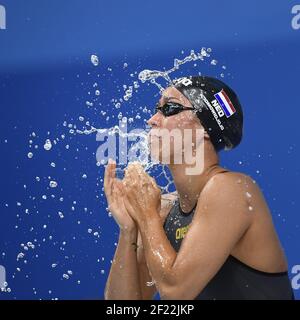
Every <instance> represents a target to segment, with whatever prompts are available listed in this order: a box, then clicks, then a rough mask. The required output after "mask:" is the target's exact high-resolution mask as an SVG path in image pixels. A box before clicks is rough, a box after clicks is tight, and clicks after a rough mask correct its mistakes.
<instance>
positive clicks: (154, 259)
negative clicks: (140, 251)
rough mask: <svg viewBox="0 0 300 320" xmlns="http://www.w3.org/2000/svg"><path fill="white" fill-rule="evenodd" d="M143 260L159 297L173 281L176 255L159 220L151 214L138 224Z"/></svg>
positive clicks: (155, 215) (157, 216)
mask: <svg viewBox="0 0 300 320" xmlns="http://www.w3.org/2000/svg"><path fill="white" fill-rule="evenodd" d="M140 230H141V236H142V241H143V246H144V253H145V258H146V261H147V265H148V268H149V271H150V273H151V275H152V278H153V280H154V281H155V284H156V287H157V289H158V291H159V293H160V295H161V296H163V295H164V293H166V292H167V291H168V288H170V287H171V286H172V285H173V284H174V281H175V276H176V275H175V272H174V270H173V265H174V262H175V260H176V257H177V254H176V251H175V250H174V248H173V247H172V246H171V244H170V242H169V241H168V239H167V237H166V234H165V232H164V230H163V227H162V223H161V218H160V217H159V215H158V214H152V215H151V218H149V219H147V221H145V222H143V223H141V224H140Z"/></svg>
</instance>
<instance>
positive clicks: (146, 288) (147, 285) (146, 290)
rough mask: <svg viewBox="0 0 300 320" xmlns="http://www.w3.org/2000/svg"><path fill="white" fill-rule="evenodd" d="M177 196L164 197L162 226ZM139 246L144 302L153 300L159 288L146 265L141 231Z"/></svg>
mask: <svg viewBox="0 0 300 320" xmlns="http://www.w3.org/2000/svg"><path fill="white" fill-rule="evenodd" d="M175 196H176V192H173V193H170V194H165V195H162V199H161V210H160V217H161V219H162V224H163V223H164V220H165V218H166V216H167V214H168V213H169V209H170V207H171V203H172V201H173V200H174V197H175ZM137 245H138V249H137V261H138V270H139V281H140V288H141V292H142V297H143V300H149V299H153V297H154V295H155V294H156V292H157V288H156V286H155V283H153V282H152V281H153V280H152V277H151V275H150V273H149V269H148V266H147V263H146V259H145V254H144V249H143V243H142V237H141V233H140V231H138V237H137Z"/></svg>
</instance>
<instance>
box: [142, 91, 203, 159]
mask: <svg viewBox="0 0 300 320" xmlns="http://www.w3.org/2000/svg"><path fill="white" fill-rule="evenodd" d="M167 102H170V103H171V102H173V103H176V104H181V105H182V106H183V107H185V108H186V107H187V108H190V107H193V106H192V104H191V102H190V101H189V100H188V99H187V98H186V97H185V96H184V95H183V94H182V93H181V92H180V91H179V90H178V89H176V88H175V87H168V88H166V89H165V90H164V91H163V92H162V95H161V98H160V99H159V101H158V104H159V106H163V105H164V104H165V103H167ZM148 125H149V126H151V130H150V132H149V142H150V143H151V144H150V145H151V149H150V150H151V155H152V156H153V158H154V159H155V160H158V161H159V162H162V163H166V164H167V163H174V156H175V155H177V156H178V155H179V154H182V153H183V149H184V145H183V141H184V135H185V134H186V132H187V131H188V130H187V131H185V129H191V130H189V131H190V132H192V136H191V139H190V140H191V141H190V142H188V143H191V144H192V143H193V145H194V146H195V143H196V139H195V132H196V129H203V127H202V125H201V123H200V121H199V119H198V117H197V116H196V114H195V113H194V111H193V110H184V111H182V112H180V113H177V114H174V115H171V116H164V115H163V113H162V112H161V111H158V112H156V113H155V114H154V115H153V116H152V117H151V118H150V119H149V120H148ZM174 129H175V130H174ZM172 133H175V137H174V136H173V134H172ZM177 133H179V134H178V135H177ZM179 140H180V141H179ZM158 142H159V143H158ZM164 143H169V146H170V148H169V149H170V152H169V155H168V154H167V153H168V152H167V149H168V148H166V147H164ZM163 150H164V154H163V152H162V151H163ZM158 155H159V156H158ZM166 156H167V158H166Z"/></svg>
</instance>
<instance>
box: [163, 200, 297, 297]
mask: <svg viewBox="0 0 300 320" xmlns="http://www.w3.org/2000/svg"><path fill="white" fill-rule="evenodd" d="M194 213H195V208H193V209H192V210H191V212H189V213H184V212H182V210H181V208H180V205H179V201H178V199H177V200H176V201H175V203H174V205H173V207H172V209H171V211H170V212H169V214H168V216H167V218H166V220H165V223H164V226H163V227H164V230H165V232H166V235H167V237H168V239H169V241H170V243H171V245H172V246H173V248H174V249H175V250H176V252H178V251H179V249H180V245H181V241H182V239H183V238H184V236H185V234H186V232H187V231H188V227H189V224H190V223H191V222H192V219H193V216H194ZM219 299H220V300H229V299H234V300H241V299H255V300H259V299H262V300H266V299H272V300H273V299H274V300H294V295H293V290H292V288H291V284H290V280H289V277H288V273H287V272H279V273H268V272H262V271H259V270H256V269H253V268H252V267H250V266H248V265H246V264H244V263H243V262H241V261H239V260H238V259H236V258H235V257H233V256H232V255H230V256H229V257H228V258H227V260H226V261H225V263H224V264H223V266H222V267H221V269H220V270H219V271H218V272H217V274H216V275H215V276H214V277H213V278H212V279H211V280H210V282H209V283H208V284H207V286H206V287H205V288H204V289H203V290H202V291H201V292H200V293H199V295H198V296H197V297H196V298H195V300H219Z"/></svg>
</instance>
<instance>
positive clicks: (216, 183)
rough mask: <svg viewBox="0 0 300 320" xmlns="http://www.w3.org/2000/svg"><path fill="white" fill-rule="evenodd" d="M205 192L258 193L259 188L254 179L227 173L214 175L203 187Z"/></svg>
mask: <svg viewBox="0 0 300 320" xmlns="http://www.w3.org/2000/svg"><path fill="white" fill-rule="evenodd" d="M205 189H206V191H216V190H219V191H220V192H221V191H222V192H227V191H229V192H230V191H235V192H244V191H245V190H252V191H255V190H256V191H258V190H259V187H258V185H257V183H256V181H255V180H254V179H252V178H251V177H250V176H249V175H247V174H245V173H242V172H235V171H228V172H222V173H219V174H216V175H214V176H213V177H212V178H211V179H210V180H209V181H208V183H207V185H206V187H205Z"/></svg>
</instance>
